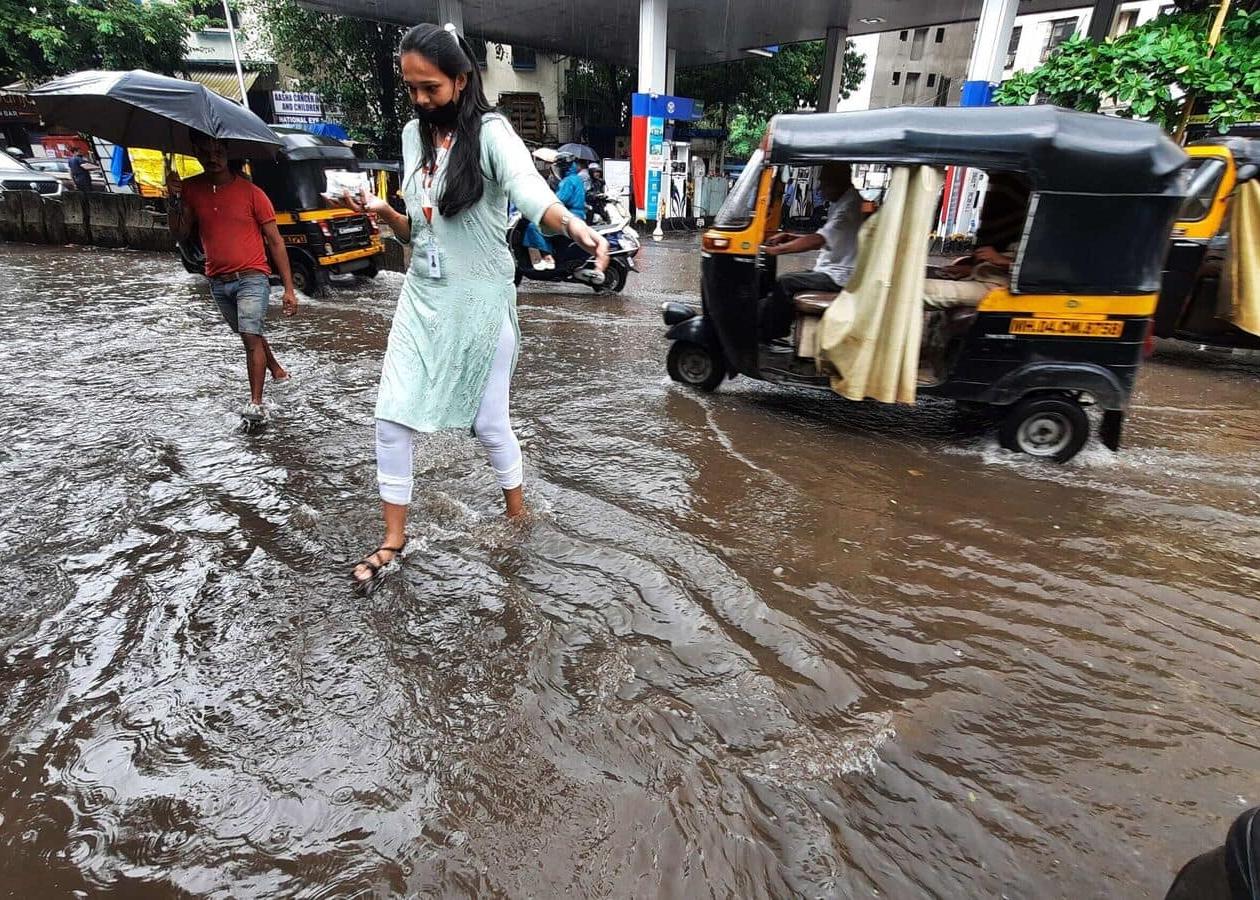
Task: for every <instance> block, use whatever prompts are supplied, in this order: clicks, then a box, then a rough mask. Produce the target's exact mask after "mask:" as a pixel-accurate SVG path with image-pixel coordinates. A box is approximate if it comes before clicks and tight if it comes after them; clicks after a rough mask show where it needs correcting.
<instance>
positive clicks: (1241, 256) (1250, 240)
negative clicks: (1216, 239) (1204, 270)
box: [1221, 181, 1260, 335]
mask: <svg viewBox="0 0 1260 900" xmlns="http://www.w3.org/2000/svg"><path fill="white" fill-rule="evenodd" d="M1233 202H1234V209H1233V211H1232V213H1231V216H1232V218H1233V224H1232V226H1231V228H1230V235H1229V250H1228V252H1227V253H1226V256H1225V277H1224V278H1223V279H1222V280H1221V287H1222V289H1223V290H1224V291H1225V292H1226V293H1225V297H1224V299H1226V300H1227V301H1228V303H1229V311H1230V316H1229V320H1230V321H1231V322H1233V323H1234V324H1235V325H1237V326H1238V327H1239V328H1241V329H1242V330H1243V331H1247V332H1250V333H1251V334H1254V335H1260V181H1247V182H1244V183H1243V184H1240V185H1239V186H1238V187H1237V189H1235V191H1234V201H1233Z"/></svg>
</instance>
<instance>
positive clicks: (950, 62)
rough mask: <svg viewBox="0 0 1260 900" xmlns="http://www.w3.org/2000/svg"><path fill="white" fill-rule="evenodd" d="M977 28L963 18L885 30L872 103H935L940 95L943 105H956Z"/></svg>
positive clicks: (879, 105) (873, 105)
mask: <svg viewBox="0 0 1260 900" xmlns="http://www.w3.org/2000/svg"><path fill="white" fill-rule="evenodd" d="M975 33H976V23H975V22H960V23H957V24H953V25H931V26H928V27H926V28H907V29H905V30H904V31H886V32H884V33H883V34H881V35H880V36H879V49H878V51H877V52H876V55H875V67H874V71H873V72H872V73H871V94H870V98H871V99H870V104H871V108H872V109H880V108H883V107H887V106H934V105H937V103H938V98H940V99H941V101H942V102H941V103H940V105H943V106H957V105H958V101H959V97H961V95H962V83H963V79H964V78H965V77H966V74H967V60H968V59H969V58H970V56H971V43H972V41H973V40H974V39H975ZM946 80H948V85H946V83H945V82H946ZM942 90H944V97H943V98H941V97H940V95H941V93H942Z"/></svg>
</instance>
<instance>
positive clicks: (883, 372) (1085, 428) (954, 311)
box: [663, 106, 1188, 462]
mask: <svg viewBox="0 0 1260 900" xmlns="http://www.w3.org/2000/svg"><path fill="white" fill-rule="evenodd" d="M1187 159H1188V158H1187V156H1186V154H1185V153H1184V152H1183V151H1182V150H1181V148H1179V147H1178V146H1177V145H1176V144H1175V143H1173V142H1172V141H1171V140H1170V139H1169V138H1168V136H1167V135H1165V134H1164V133H1163V132H1162V131H1161V130H1160V129H1159V128H1157V127H1156V126H1154V125H1151V124H1148V123H1142V122H1135V121H1132V120H1126V119H1120V118H1114V117H1105V116H1099V115H1093V114H1089V113H1080V112H1074V111H1068V110H1062V109H1057V108H1054V107H1047V106H1040V107H985V108H940V107H932V108H922V109H920V108H913V107H905V108H897V109H881V110H871V111H866V112H854V113H829V114H816V115H782V116H777V117H776V118H775V119H774V120H772V122H771V124H770V129H769V131H768V132H767V135H766V138H765V140H764V141H763V142H762V145H761V148H760V149H759V150H758V151H757V152H756V154H755V155H754V156H753V158H752V159H751V160H750V161H749V164H748V165H747V166H746V167H745V169H744V172H743V174H742V175H741V176H740V178H739V180H738V182H737V183H736V185H735V187H734V189H733V190H732V191H731V193H730V196H729V197H728V199H727V202H726V204H725V205H724V206H723V207H722V209H721V211H720V212H719V213H718V216H717V218H716V220H715V223H714V227H713V228H711V229H710V230H708V231H707V232H706V233H705V234H704V235H703V238H702V248H703V250H702V254H701V257H702V259H701V272H702V286H701V298H702V310H701V311H700V312H699V313H697V311H696V310H694V309H691V308H689V307H686V306H684V305H683V304H678V303H670V304H666V305H665V307H664V308H663V313H664V318H665V322H666V324H667V325H669V326H670V328H669V331H668V333H667V337H668V339H669V340H670V341H672V346H671V347H670V351H669V357H668V361H667V368H668V371H669V374H670V376H671V377H672V378H673V379H674V380H676V381H680V382H683V383H685V384H689V385H691V386H694V387H697V388H700V389H703V390H713V389H714V388H716V387H717V386H718V385H719V384H720V383H721V381H722V380H723V379H725V378H726V377H728V376H729V377H734V376H735V375H737V374H742V375H746V376H748V377H750V378H757V379H761V380H765V381H773V382H784V383H790V384H796V385H804V386H811V387H818V388H830V389H832V390H834V391H835V392H837V393H840V394H841V395H842V396H846V397H849V398H850V399H854V400H862V399H875V400H880V401H884V402H914V400H915V398H916V396H917V395H918V394H926V395H931V396H937V397H945V398H950V399H953V400H955V401H958V403H959V404H960V405H963V406H965V407H967V408H971V409H982V410H986V411H994V412H996V413H998V414H999V415H1000V421H1001V425H1000V429H999V435H1000V438H1001V441H1002V443H1003V445H1004V446H1006V447H1008V448H1010V449H1016V450H1021V451H1023V452H1026V453H1030V454H1033V455H1035V456H1040V457H1045V458H1049V459H1053V460H1056V461H1060V462H1061V461H1065V460H1067V459H1070V458H1071V457H1072V456H1073V455H1075V454H1076V453H1077V451H1079V450H1080V448H1081V447H1082V446H1083V445H1084V444H1085V442H1086V440H1087V439H1088V436H1089V432H1090V422H1089V418H1088V416H1087V414H1086V412H1085V408H1084V407H1085V406H1087V405H1090V404H1093V405H1096V406H1097V407H1099V408H1100V409H1101V410H1102V411H1103V415H1102V425H1101V430H1100V436H1101V438H1102V440H1103V442H1104V443H1105V444H1106V445H1107V446H1108V447H1110V448H1111V449H1113V450H1114V449H1117V448H1118V447H1119V443H1120V432H1121V426H1122V423H1123V418H1124V410H1125V408H1126V406H1127V403H1128V399H1129V395H1130V393H1131V391H1132V389H1133V383H1134V379H1135V377H1136V374H1137V370H1138V366H1139V365H1140V363H1141V359H1142V349H1143V344H1144V342H1145V340H1146V338H1147V335H1148V332H1149V329H1150V327H1151V321H1152V318H1151V317H1152V315H1153V314H1154V312H1155V304H1156V298H1157V292H1158V291H1159V288H1160V276H1161V272H1162V263H1163V260H1164V256H1165V251H1166V248H1167V245H1168V237H1169V233H1170V231H1171V229H1172V225H1173V222H1174V219H1175V217H1176V215H1177V212H1178V209H1179V208H1180V206H1181V204H1182V201H1183V199H1184V197H1185V186H1184V185H1185V177H1184V176H1183V174H1182V171H1181V170H1182V169H1183V167H1184V166H1185V165H1186V163H1187ZM826 162H848V163H885V164H888V165H889V166H890V167H891V168H892V182H891V185H892V186H891V187H890V189H889V191H888V194H887V197H886V202H885V204H884V205H883V207H882V208H881V210H880V212H879V213H878V214H876V215H875V216H872V217H871V218H870V219H869V220H867V223H866V224H865V225H863V227H862V232H861V237H860V239H859V251H858V253H859V255H858V264H857V267H856V269H855V271H854V273H853V276H852V277H851V279H850V281H849V284H848V285H846V289H845V290H844V291H842V292H840V293H838V294H819V293H811V294H799V295H797V296H796V298H795V313H796V322H795V325H794V335H793V343H792V349H791V351H790V352H786V353H785V352H783V350H782V348H781V347H775V346H773V345H771V344H770V342H769V341H768V340H767V339H766V338H767V336H766V335H764V334H762V333H761V328H762V326H761V324H760V323H761V316H760V314H759V313H760V309H761V307H762V304H763V303H764V302H765V300H766V298H767V297H768V295H770V293H771V291H772V288H773V285H774V279H775V276H776V274H777V272H776V269H777V265H776V264H777V258H776V257H773V256H769V255H767V254H766V253H764V252H763V249H762V244H763V242H764V240H765V238H766V237H768V236H769V235H770V234H772V233H773V232H774V231H776V230H777V228H778V226H779V223H780V217H781V206H782V189H783V185H782V180H781V178H780V173H779V170H780V168H781V167H784V166H802V165H820V164H822V163H826ZM946 165H962V166H969V167H974V168H980V169H984V170H986V171H987V172H989V173H998V172H1000V173H1004V174H1005V175H1007V176H1009V177H1018V178H1020V179H1021V180H1022V181H1023V182H1024V183H1026V184H1027V186H1028V187H1027V191H1026V192H1027V207H1026V211H1021V212H1020V213H1019V215H1020V216H1022V221H1023V227H1022V230H1021V229H1019V228H1018V223H1019V219H1016V222H1015V225H1016V226H1017V227H1016V229H1015V234H1016V235H1017V244H1018V245H1017V247H1016V249H1015V256H1014V263H1013V266H1012V268H1011V270H1010V272H1009V284H998V285H993V286H988V285H986V286H984V287H983V288H981V289H980V292H979V293H980V296H978V297H977V298H976V299H975V300H973V301H972V302H970V303H937V302H933V303H931V305H930V308H929V304H928V302H927V301H928V299H929V298H928V293H929V292H928V286H929V285H930V284H932V283H933V282H932V281H928V280H927V279H926V277H925V269H926V264H927V261H928V259H927V248H928V240H929V235H930V232H931V230H932V228H933V226H934V225H935V210H936V208H937V207H936V204H937V201H938V198H939V195H940V184H941V178H940V169H939V167H941V166H946ZM981 227H982V228H983V227H984V221H983V213H982V221H981ZM920 228H921V229H922V232H921V234H919V233H916V229H920ZM895 229H901V233H893V234H886V233H885V232H889V231H894V230H895ZM938 280H939V279H934V280H933V281H938ZM973 287H974V286H973ZM890 329H891V330H890ZM890 334H891V335H892V337H891V338H890V337H889V335H890ZM829 335H831V337H829ZM898 342H901V344H902V346H898ZM869 366H875V367H876V373H875V374H876V377H875V378H874V379H870V378H867V377H866V373H865V372H864V371H862V370H863V369H864V368H866V367H869Z"/></svg>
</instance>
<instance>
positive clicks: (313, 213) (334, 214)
mask: <svg viewBox="0 0 1260 900" xmlns="http://www.w3.org/2000/svg"><path fill="white" fill-rule="evenodd" d="M273 130H274V131H275V132H276V134H278V135H279V136H280V139H281V141H282V142H283V146H282V147H281V150H280V152H279V153H278V154H277V155H276V158H275V159H274V160H255V161H253V162H251V163H250V164H249V174H250V177H251V178H252V179H253V181H254V183H255V184H256V185H258V186H259V187H260V188H262V190H263V192H264V193H266V195H267V196H268V198H270V200H271V204H272V206H274V207H275V209H276V225H277V227H278V228H279V229H280V234H281V236H282V237H283V238H284V243H285V247H286V248H287V249H288V252H289V266H290V268H291V269H292V270H293V286H294V287H295V288H296V289H297V290H299V291H301V292H302V293H303V294H306V295H307V296H316V295H318V294H319V293H320V292H321V291H322V290H323V288H324V286H325V285H326V284H327V283H328V279H329V276H330V275H348V274H354V275H358V276H362V277H366V278H374V277H375V276H376V273H377V272H378V271H379V263H380V256H381V254H382V253H384V252H385V248H384V245H383V244H382V242H381V234H380V228H379V226H378V225H377V222H376V217H375V216H371V215H364V214H362V213H356V212H353V211H351V210H349V209H343V208H335V209H329V208H326V207H325V205H324V201H323V199H322V196H321V195H322V193H323V191H324V190H325V189H326V186H327V180H326V177H325V172H326V170H329V169H338V170H345V171H351V172H355V171H358V170H359V161H358V160H357V159H356V158H355V155H354V152H353V151H351V149H350V148H349V147H347V146H346V145H345V144H343V143H342V142H341V141H338V140H335V139H334V138H328V137H321V136H318V135H314V134H310V133H309V132H306V131H303V130H301V129H297V128H283V127H275V128H273ZM180 256H181V259H182V260H183V263H184V268H185V269H187V270H188V271H189V272H202V271H204V269H205V256H204V254H203V253H202V251H201V245H200V243H199V242H198V241H196V240H195V239H192V240H189V241H184V242H182V243H181V244H180Z"/></svg>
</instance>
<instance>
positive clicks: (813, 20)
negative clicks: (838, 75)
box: [299, 0, 1081, 68]
mask: <svg viewBox="0 0 1260 900" xmlns="http://www.w3.org/2000/svg"><path fill="white" fill-rule="evenodd" d="M299 2H300V3H302V5H303V6H307V7H310V8H312V9H320V10H324V11H326V12H335V13H340V14H342V15H351V16H358V17H360V18H365V19H376V20H380V21H385V22H394V23H397V24H401V25H414V24H416V23H417V22H437V21H439V19H440V18H441V16H440V14H439V10H438V0H299ZM641 3H642V0H462V3H461V4H460V5H461V7H462V18H463V23H464V31H465V33H466V34H468V35H469V36H470V37H478V38H485V39H486V40H491V41H499V42H502V43H507V44H522V45H524V46H527V47H532V48H534V49H535V50H543V51H548V52H552V53H564V54H572V55H575V56H585V57H589V58H592V59H600V60H604V61H606V62H612V63H617V64H620V65H626V66H633V65H636V64H637V63H638V61H639V60H638V51H639V48H638V46H637V42H636V41H634V40H633V39H632V36H633V35H635V34H637V33H638V30H639V14H640V7H641ZM1080 5H1081V0H1022V2H1020V4H1019V11H1020V12H1021V13H1036V12H1051V11H1054V10H1060V9H1078V8H1079V7H1080ZM981 6H982V0H956V2H951V3H940V2H938V0H897V2H895V3H892V2H889V0H774V2H773V4H770V3H767V0H671V2H668V3H667V9H668V13H667V18H668V33H669V45H668V46H669V48H672V49H674V50H676V51H677V65H678V67H679V68H686V67H688V66H696V65H703V64H705V63H713V62H720V61H722V60H727V59H747V58H748V51H749V50H750V49H756V48H759V47H769V46H775V45H782V44H792V43H797V42H799V41H814V40H822V39H824V38H825V37H826V36H827V29H829V28H847V29H848V34H849V36H850V37H853V36H855V35H859V34H873V33H876V32H882V31H894V30H898V29H903V28H917V27H922V26H925V25H947V24H949V23H951V22H966V21H973V20H975V19H977V18H979V16H980V9H981Z"/></svg>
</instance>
